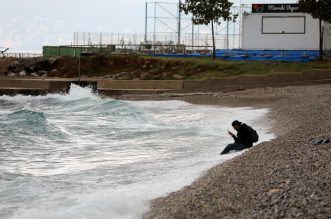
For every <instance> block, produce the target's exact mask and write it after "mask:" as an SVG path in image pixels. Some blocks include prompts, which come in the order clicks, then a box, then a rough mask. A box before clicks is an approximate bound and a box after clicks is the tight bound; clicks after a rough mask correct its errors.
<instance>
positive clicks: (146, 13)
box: [145, 2, 148, 43]
mask: <svg viewBox="0 0 331 219" xmlns="http://www.w3.org/2000/svg"><path fill="white" fill-rule="evenodd" d="M147 8H148V2H146V6H145V43H146V42H147V16H148V9H147Z"/></svg>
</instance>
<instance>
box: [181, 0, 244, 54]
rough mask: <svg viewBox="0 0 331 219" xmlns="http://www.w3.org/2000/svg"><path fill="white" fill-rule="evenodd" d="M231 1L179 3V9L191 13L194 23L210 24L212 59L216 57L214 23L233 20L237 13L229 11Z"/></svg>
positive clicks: (186, 1)
mask: <svg viewBox="0 0 331 219" xmlns="http://www.w3.org/2000/svg"><path fill="white" fill-rule="evenodd" d="M232 5H233V3H232V2H229V1H228V0H208V1H206V0H185V2H184V3H181V4H180V10H181V11H184V13H185V14H189V13H191V14H192V21H193V23H194V24H203V25H208V24H211V29H212V37H213V59H214V60H215V59H216V47H215V34H214V23H216V24H218V25H220V24H221V20H223V21H233V22H234V21H235V20H236V18H237V17H238V14H233V13H232V12H231V7H232Z"/></svg>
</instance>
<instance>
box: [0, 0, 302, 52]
mask: <svg viewBox="0 0 331 219" xmlns="http://www.w3.org/2000/svg"><path fill="white" fill-rule="evenodd" d="M232 1H233V2H234V3H235V4H236V5H239V4H240V2H241V3H242V4H251V3H296V2H297V0H281V1H280V0H274V1H267V0H241V1H240V0H232ZM150 2H154V1H150ZM162 2H173V3H177V2H178V0H162ZM145 3H146V0H56V1H55V0H27V1H25V0H1V7H0V9H1V11H0V47H9V48H10V51H11V52H24V51H25V52H33V51H35V52H41V50H42V46H43V45H64V44H71V43H72V42H73V38H74V37H73V33H74V32H104V33H112V32H114V33H117V32H121V33H144V28H145V21H144V20H145ZM8 52H9V51H8Z"/></svg>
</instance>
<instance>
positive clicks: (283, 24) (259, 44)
mask: <svg viewBox="0 0 331 219" xmlns="http://www.w3.org/2000/svg"><path fill="white" fill-rule="evenodd" d="M268 17H269V18H271V17H279V18H275V19H268ZM264 22H266V23H265V24H264ZM302 30H304V31H302ZM242 45H243V49H253V50H254V49H262V50H264V49H270V50H318V49H319V23H318V20H316V19H313V18H312V17H311V16H310V15H308V14H304V13H277V15H275V14H267V13H253V14H248V15H246V16H244V17H243V42H242Z"/></svg>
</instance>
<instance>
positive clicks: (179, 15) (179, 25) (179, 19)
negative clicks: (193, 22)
mask: <svg viewBox="0 0 331 219" xmlns="http://www.w3.org/2000/svg"><path fill="white" fill-rule="evenodd" d="M181 4H182V1H181V0H179V1H178V41H177V44H180V31H181V30H180V29H181V12H180V5H181Z"/></svg>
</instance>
